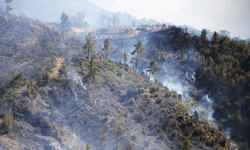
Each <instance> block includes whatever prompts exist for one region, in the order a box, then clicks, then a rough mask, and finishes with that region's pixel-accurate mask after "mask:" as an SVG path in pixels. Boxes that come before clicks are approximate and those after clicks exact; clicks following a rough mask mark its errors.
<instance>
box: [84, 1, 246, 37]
mask: <svg viewBox="0 0 250 150" xmlns="http://www.w3.org/2000/svg"><path fill="white" fill-rule="evenodd" d="M89 1H90V2H92V3H94V4H96V5H97V6H99V7H102V8H103V9H106V10H109V11H115V12H116V11H120V12H127V13H130V14H131V15H132V16H134V17H135V18H137V19H141V18H143V17H146V18H147V19H149V18H152V19H155V20H157V21H159V22H162V20H164V21H165V22H171V23H173V24H176V25H184V24H186V25H193V26H194V27H195V28H197V29H200V30H201V29H203V28H206V29H210V30H212V31H220V30H228V31H229V32H231V37H233V36H239V37H240V38H242V39H245V38H247V37H249V38H250V0H89Z"/></svg>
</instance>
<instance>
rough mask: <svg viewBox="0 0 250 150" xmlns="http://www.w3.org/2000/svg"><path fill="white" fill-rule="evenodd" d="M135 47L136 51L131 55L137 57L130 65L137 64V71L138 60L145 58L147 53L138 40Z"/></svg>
mask: <svg viewBox="0 0 250 150" xmlns="http://www.w3.org/2000/svg"><path fill="white" fill-rule="evenodd" d="M134 47H135V50H134V51H133V52H131V55H135V57H133V58H132V59H131V62H130V63H133V64H135V68H136V70H137V66H138V60H139V59H140V58H142V57H145V55H146V53H147V52H146V49H145V47H144V46H143V44H142V41H141V40H140V39H139V40H138V42H137V43H136V44H134Z"/></svg>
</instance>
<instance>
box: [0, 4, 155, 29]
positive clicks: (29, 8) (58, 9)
mask: <svg viewBox="0 0 250 150" xmlns="http://www.w3.org/2000/svg"><path fill="white" fill-rule="evenodd" d="M0 4H1V6H2V9H5V5H6V4H5V3H4V2H3V1H1V2H0ZM10 5H11V7H12V8H13V10H12V11H11V13H13V14H16V15H19V14H21V13H23V14H25V15H26V16H27V17H31V18H33V19H38V20H42V21H47V22H59V21H60V15H61V13H62V12H63V11H65V12H66V13H67V14H69V16H73V15H76V14H77V13H78V12H81V11H85V12H86V17H87V22H88V23H89V24H90V25H91V26H97V25H99V20H100V15H101V14H103V15H105V18H106V20H108V19H109V20H111V19H112V18H113V14H114V12H110V11H107V10H104V9H102V8H100V7H98V6H96V5H95V4H93V3H91V2H89V1H88V0H72V1H70V2H69V1H66V0H60V1H59V0H53V1H49V0H25V1H23V0H14V1H12V2H11V3H10ZM115 14H116V15H119V17H120V25H122V26H130V25H131V24H132V21H133V20H134V21H135V23H136V25H140V24H149V25H152V24H156V23H158V22H157V21H155V20H153V19H149V20H147V19H146V18H143V19H141V20H136V19H134V18H133V17H132V15H130V14H127V13H121V12H116V13H115ZM106 22H107V21H106ZM111 24H112V21H111ZM106 26H107V24H106Z"/></svg>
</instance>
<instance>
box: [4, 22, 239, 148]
mask: <svg viewBox="0 0 250 150" xmlns="http://www.w3.org/2000/svg"><path fill="white" fill-rule="evenodd" d="M0 24H1V27H2V28H1V29H0V30H1V31H0V32H1V33H2V34H1V35H2V36H1V39H0V41H1V43H0V44H1V45H0V48H1V64H0V65H1V66H2V67H1V68H0V69H1V72H2V74H1V78H0V81H1V88H2V90H1V98H0V99H1V100H0V101H1V102H0V103H1V105H0V106H1V109H0V110H1V120H2V121H3V123H2V124H1V136H0V142H1V145H2V146H3V147H4V148H5V149H14V150H17V149H41V150H43V149H45V150H47V149H48V150H50V149H59V150H60V149H65V150H67V149H85V148H86V144H87V143H89V144H90V145H89V146H90V148H91V149H99V147H100V146H99V144H100V143H101V141H100V139H101V137H102V133H103V130H102V128H104V127H107V130H106V138H105V139H104V143H103V144H104V145H103V146H104V147H105V148H106V149H113V148H115V143H116V136H117V128H118V127H119V121H117V120H118V119H119V120H120V122H121V125H120V127H119V130H120V131H121V133H122V134H121V136H120V138H119V148H120V149H123V148H126V149H131V148H130V147H131V145H132V146H133V149H181V147H180V143H182V142H184V143H183V144H184V145H185V143H186V144H188V145H189V146H190V145H191V144H192V149H221V148H225V149H237V145H236V144H235V143H234V142H233V141H232V140H231V139H227V138H226V136H225V135H224V133H223V131H222V130H221V131H219V130H218V129H216V125H214V124H213V123H212V122H211V121H209V120H207V119H206V118H204V116H205V115H202V114H198V113H197V112H194V111H192V109H190V106H188V105H186V103H185V101H186V98H185V96H184V95H180V94H179V92H178V91H176V92H175V91H174V90H173V89H172V87H170V86H167V85H164V82H163V84H162V83H161V82H158V81H150V82H149V86H148V88H146V89H145V86H146V84H147V79H148V76H147V75H145V74H144V73H138V72H137V71H135V70H134V69H132V68H131V67H129V66H128V65H126V64H123V63H121V62H118V61H121V60H122V55H123V52H124V49H125V48H127V49H128V51H131V50H132V48H133V43H136V42H137V40H138V39H143V41H144V42H143V43H145V44H144V45H145V46H146V49H147V50H150V47H151V46H152V47H154V46H157V42H159V41H161V42H160V43H161V44H163V45H164V44H166V43H167V41H168V40H169V38H168V35H164V34H165V32H166V31H171V30H170V29H166V31H165V30H161V31H157V32H153V31H152V32H150V33H149V32H148V33H145V34H139V36H138V35H134V36H132V37H124V38H118V37H117V38H113V39H112V38H111V42H112V46H114V47H115V50H114V51H113V55H112V57H111V59H112V60H118V61H117V62H115V61H111V60H110V59H102V58H100V57H99V56H100V54H101V52H100V47H101V44H102V42H103V39H101V38H100V39H96V41H97V42H96V47H95V49H96V52H95V53H93V54H94V55H95V56H96V59H95V64H96V65H97V67H98V68H100V73H99V77H100V78H101V79H102V82H101V83H99V84H96V85H94V86H93V89H92V90H91V91H89V93H87V90H86V87H85V86H83V85H82V83H81V82H82V81H81V79H82V78H83V77H84V76H86V75H87V73H88V72H89V70H88V68H87V64H88V63H89V61H90V60H88V59H86V55H83V54H82V43H84V40H83V39H79V38H76V37H70V36H64V37H62V36H61V35H60V32H59V31H54V30H52V29H50V28H49V27H46V26H44V25H41V24H40V23H39V22H38V21H32V20H30V21H29V23H24V22H21V21H14V20H11V19H10V20H8V21H6V20H5V18H3V17H0ZM68 35H70V34H68ZM159 39H161V40H159ZM122 42H124V44H122ZM133 49H134V48H133ZM150 54H153V53H151V52H150V51H148V54H147V57H146V59H144V60H143V61H141V62H143V63H141V65H139V70H143V68H145V66H148V61H149V59H151V57H156V58H157V56H156V54H155V55H150ZM159 64H160V63H159ZM166 69H168V68H167V67H166V66H165V65H164V66H163V71H161V72H160V73H159V74H162V73H164V72H168V71H169V70H168V71H167V70H166ZM164 70H165V71H164ZM179 75H180V76H181V74H179ZM163 85H164V86H163ZM13 117H15V120H14V118H13ZM128 143H129V144H128Z"/></svg>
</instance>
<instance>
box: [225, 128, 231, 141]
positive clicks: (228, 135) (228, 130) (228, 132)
mask: <svg viewBox="0 0 250 150" xmlns="http://www.w3.org/2000/svg"><path fill="white" fill-rule="evenodd" d="M231 130H232V129H230V128H226V130H225V132H226V137H227V139H229V138H230V137H231Z"/></svg>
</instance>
